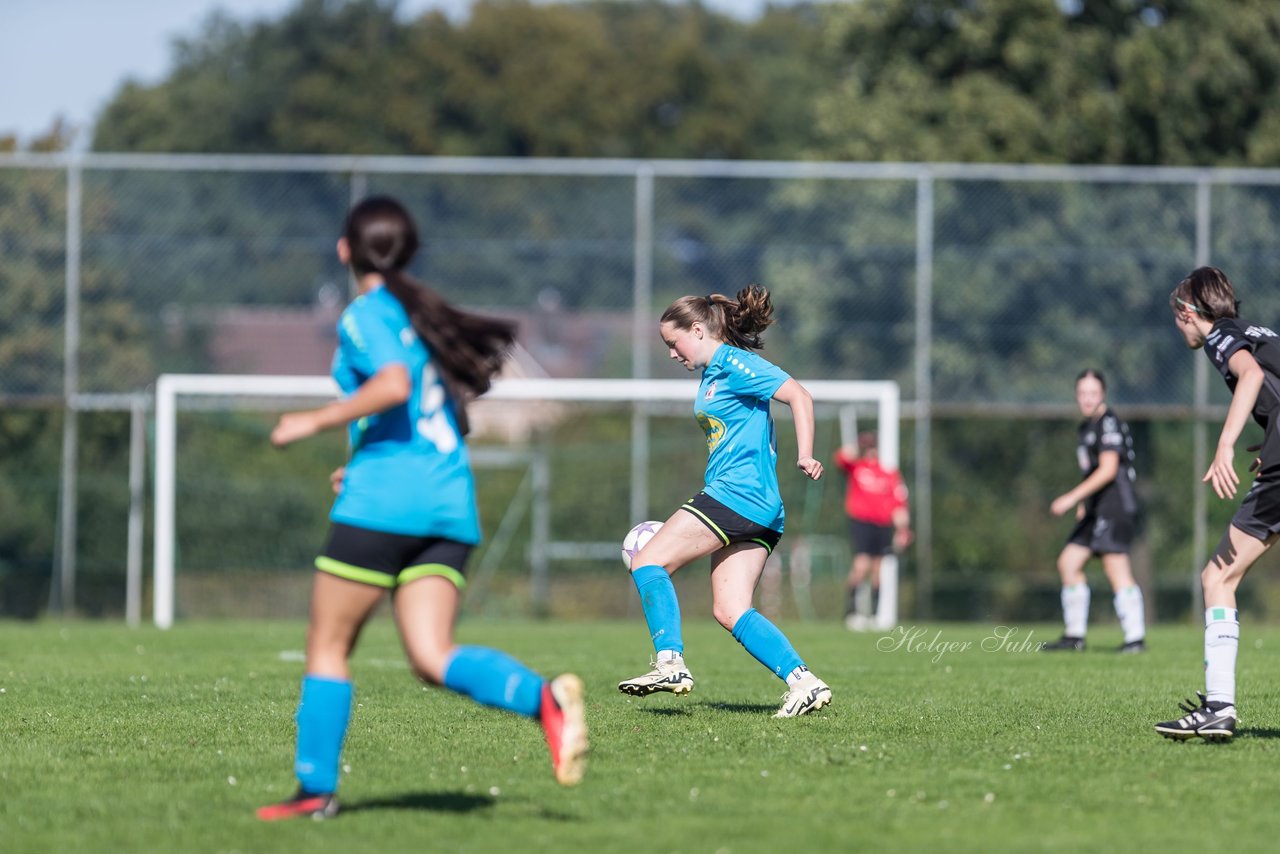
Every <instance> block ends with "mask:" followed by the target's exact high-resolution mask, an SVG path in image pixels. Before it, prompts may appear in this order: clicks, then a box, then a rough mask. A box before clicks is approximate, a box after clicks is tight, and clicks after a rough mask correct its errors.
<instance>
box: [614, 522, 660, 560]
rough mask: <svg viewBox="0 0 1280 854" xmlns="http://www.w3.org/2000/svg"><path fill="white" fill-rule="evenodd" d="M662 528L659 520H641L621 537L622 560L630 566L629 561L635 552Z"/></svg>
mask: <svg viewBox="0 0 1280 854" xmlns="http://www.w3.org/2000/svg"><path fill="white" fill-rule="evenodd" d="M661 528H662V523H661V522H641V523H640V524H639V525H636V526H635V527H634V528H632V529H631V530H630V531H628V532H627V535H626V536H625V537H623V538H622V562H623V563H624V564H626V565H627V569H630V568H631V561H632V560H633V559H634V558H635V556H636V553H637V552H639V551H640V550H641V549H642V548H644V544H645V543H647V542H649V541H650V540H652V539H653V535H654V534H656V533H658V531H659V530H661Z"/></svg>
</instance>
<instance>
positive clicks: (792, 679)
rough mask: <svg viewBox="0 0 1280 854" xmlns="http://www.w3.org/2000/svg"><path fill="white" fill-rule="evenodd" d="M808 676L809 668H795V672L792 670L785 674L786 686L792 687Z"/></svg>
mask: <svg viewBox="0 0 1280 854" xmlns="http://www.w3.org/2000/svg"><path fill="white" fill-rule="evenodd" d="M808 675H809V668H807V667H804V666H801V667H797V668H796V669H795V670H792V671H791V672H790V673H788V674H787V684H788V685H794V684H796V683H797V682H799V681H800V680H801V679H803V678H804V677H805V676H808Z"/></svg>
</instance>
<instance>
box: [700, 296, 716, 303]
mask: <svg viewBox="0 0 1280 854" xmlns="http://www.w3.org/2000/svg"><path fill="white" fill-rule="evenodd" d="M713 296H715V294H707V295H706V296H705V297H703V299H704V300H706V301H707V302H708V303H710V304H711V305H715V304H716V301H715V300H713V299H712V297H713Z"/></svg>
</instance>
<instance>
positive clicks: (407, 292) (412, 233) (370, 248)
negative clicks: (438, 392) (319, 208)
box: [342, 196, 516, 436]
mask: <svg viewBox="0 0 1280 854" xmlns="http://www.w3.org/2000/svg"><path fill="white" fill-rule="evenodd" d="M342 233H343V236H344V237H345V238H346V240H347V245H348V247H349V248H350V250H351V269H352V270H353V271H355V273H356V274H357V275H365V274H368V273H377V274H378V275H380V276H382V279H383V281H384V282H386V285H387V290H388V291H390V292H391V294H392V295H393V296H394V297H395V298H396V299H398V300H399V301H400V304H401V305H402V306H404V310H405V312H406V313H407V314H408V315H409V321H410V322H411V323H412V324H413V329H414V331H415V332H417V333H418V336H419V337H420V338H421V339H422V341H423V343H424V344H426V346H427V349H429V350H430V351H431V358H432V360H433V361H434V362H435V364H436V365H437V366H438V367H439V369H440V375H441V379H442V380H443V382H444V385H445V388H446V389H447V390H448V392H449V397H450V399H451V401H452V403H453V414H454V417H455V419H456V420H457V422H458V429H459V430H460V431H461V432H462V434H463V435H464V436H465V435H466V434H467V433H468V432H469V431H470V422H469V421H468V419H467V404H468V403H469V402H470V401H471V400H473V399H474V398H476V397H478V396H480V395H482V394H484V393H485V392H486V391H488V390H489V386H490V384H491V383H492V380H493V375H494V374H496V373H497V372H498V370H499V369H500V368H501V367H502V363H503V361H504V360H505V359H506V356H507V353H508V351H510V349H511V345H512V344H513V343H514V342H515V334H516V324H515V323H513V322H511V321H509V320H502V319H499V318H496V317H485V316H483V315H479V314H471V313H470V312H466V311H462V310H460V309H457V308H454V307H453V306H452V305H450V304H449V303H448V302H447V301H446V300H445V298H444V297H442V296H440V294H438V293H436V292H435V291H434V290H432V289H431V288H429V287H427V286H426V285H424V284H423V283H422V282H420V281H418V280H417V279H415V278H414V277H413V276H411V275H409V273H407V272H406V271H405V268H406V267H407V266H408V265H409V262H410V261H411V260H412V259H413V256H414V254H415V253H416V252H417V251H418V229H417V227H416V226H415V225H414V223H413V219H412V218H411V217H410V216H409V212H408V211H407V210H405V208H404V206H403V205H401V204H400V203H399V202H398V201H396V200H395V199H392V198H390V197H388V196H372V197H370V198H367V199H365V200H364V201H362V202H360V203H359V204H357V205H356V206H355V207H353V208H352V209H351V212H350V213H349V214H347V221H346V224H345V225H344V226H343V229H342Z"/></svg>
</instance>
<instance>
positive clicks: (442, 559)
mask: <svg viewBox="0 0 1280 854" xmlns="http://www.w3.org/2000/svg"><path fill="white" fill-rule="evenodd" d="M471 548H472V547H471V546H469V545H467V544H466V543H460V542H458V541H457V540H446V539H444V538H443V537H412V536H406V535H404V534H390V533H387V532H386V531H372V530H370V529H368V528H358V527H356V526H355V525H344V524H342V523H341V522H334V523H333V525H332V526H331V527H330V528H329V541H328V542H327V543H325V546H324V551H323V552H322V553H321V555H320V557H318V558H316V569H318V570H320V571H321V572H327V573H329V574H330V575H336V576H338V577H339V578H345V579H347V580H348V581H358V582H360V583H361V584H372V585H373V586H374V587H385V588H388V589H395V588H396V587H399V586H400V585H402V584H407V583H409V582H410V581H413V580H414V579H416V578H422V577H424V576H427V575H439V576H443V577H444V578H447V579H449V580H450V581H452V582H453V583H454V585H456V586H457V587H458V589H459V590H461V589H462V588H463V587H465V586H466V583H467V582H466V577H465V576H464V574H463V567H465V566H466V563H467V557H468V556H469V555H470V554H471Z"/></svg>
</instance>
